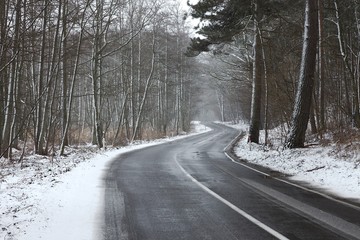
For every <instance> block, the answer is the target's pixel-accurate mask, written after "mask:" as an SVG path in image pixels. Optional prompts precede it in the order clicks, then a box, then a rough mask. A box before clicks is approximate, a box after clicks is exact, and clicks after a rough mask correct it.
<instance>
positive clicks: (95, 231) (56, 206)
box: [0, 122, 210, 240]
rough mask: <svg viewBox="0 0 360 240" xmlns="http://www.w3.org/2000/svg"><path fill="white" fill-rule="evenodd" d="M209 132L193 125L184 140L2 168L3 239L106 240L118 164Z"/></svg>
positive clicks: (33, 159)
mask: <svg viewBox="0 0 360 240" xmlns="http://www.w3.org/2000/svg"><path fill="white" fill-rule="evenodd" d="M209 130H210V129H209V128H207V127H205V126H204V125H201V124H200V123H199V122H193V130H192V132H193V133H191V134H188V135H184V136H177V137H173V138H166V139H159V140H155V141H151V142H147V143H140V144H137V145H131V146H128V147H123V148H120V149H113V150H109V151H99V150H97V149H96V148H95V147H93V146H88V147H85V148H79V149H76V148H72V149H67V150H68V153H69V156H68V157H57V158H55V159H53V162H51V161H50V160H49V158H47V157H44V156H36V155H35V156H29V157H27V159H26V160H25V161H24V165H23V168H21V167H20V165H19V164H14V165H6V166H3V167H1V169H0V173H1V176H4V177H2V178H0V180H1V185H0V216H1V217H0V239H4V240H36V239H45V240H64V239H67V240H98V239H101V238H100V237H99V235H101V222H102V215H101V210H102V209H101V204H102V198H103V185H102V176H103V173H104V172H105V171H106V167H107V166H108V164H109V163H110V162H111V161H112V159H113V158H114V157H116V156H118V155H119V154H121V153H125V152H128V151H132V150H135V149H140V148H144V147H148V146H152V145H156V144H161V143H164V142H168V141H174V140H177V139H180V138H184V137H187V136H191V135H194V134H198V133H202V132H206V131H209ZM1 176H0V177H1Z"/></svg>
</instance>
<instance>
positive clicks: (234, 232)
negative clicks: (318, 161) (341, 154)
mask: <svg viewBox="0 0 360 240" xmlns="http://www.w3.org/2000/svg"><path fill="white" fill-rule="evenodd" d="M210 127H211V128H212V129H213V131H211V132H208V133H204V134H200V135H197V136H193V137H188V138H186V139H182V140H178V141H175V142H171V143H167V144H162V145H158V146H153V147H149V148H145V149H142V150H137V151H133V152H129V153H127V154H123V155H120V156H119V157H118V158H117V159H116V160H115V161H114V162H113V163H112V164H111V166H110V168H109V170H108V173H107V175H106V179H105V183H106V184H105V187H106V188H105V210H104V211H105V222H104V228H103V234H104V239H106V240H121V239H124V240H127V239H131V240H132V239H137V240H147V239H152V240H163V239H169V240H176V239H190V240H202V239H214V240H227V239H326V240H328V239H336V240H338V239H360V208H359V207H357V206H352V205H349V204H343V203H340V202H338V201H334V200H332V199H329V198H327V197H325V196H323V195H320V194H317V193H314V192H311V191H307V190H305V189H303V188H300V187H296V186H293V185H291V184H288V183H286V182H284V181H282V180H279V179H276V178H272V177H269V176H267V175H264V174H262V173H260V172H258V171H254V170H252V169H250V168H248V167H246V166H244V165H242V164H239V163H236V162H234V161H231V160H230V159H229V158H228V157H226V156H225V154H224V148H225V147H226V146H227V145H228V144H229V142H231V141H232V140H233V139H234V138H235V137H236V135H237V134H238V132H237V131H236V130H234V129H231V128H228V127H225V126H220V125H216V124H210Z"/></svg>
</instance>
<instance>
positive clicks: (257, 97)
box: [248, 0, 263, 143]
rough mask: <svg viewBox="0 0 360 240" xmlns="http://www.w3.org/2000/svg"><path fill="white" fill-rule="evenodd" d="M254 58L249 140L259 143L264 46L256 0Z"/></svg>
mask: <svg viewBox="0 0 360 240" xmlns="http://www.w3.org/2000/svg"><path fill="white" fill-rule="evenodd" d="M254 5H255V6H254V12H255V17H254V34H255V39H254V45H253V50H254V60H253V84H252V96H251V115H250V127H249V136H248V137H249V141H250V142H253V143H259V132H260V127H261V126H260V125H261V95H262V73H263V72H262V71H263V69H262V65H263V62H262V51H261V50H262V47H261V38H260V28H259V21H258V20H259V19H260V15H259V13H258V6H257V1H256V0H255V1H254Z"/></svg>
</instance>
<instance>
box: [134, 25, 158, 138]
mask: <svg viewBox="0 0 360 240" xmlns="http://www.w3.org/2000/svg"><path fill="white" fill-rule="evenodd" d="M152 44H153V47H152V52H153V53H152V59H151V69H150V73H149V75H148V78H147V79H146V83H145V89H144V94H143V96H142V99H141V102H140V106H139V111H138V113H137V117H136V121H135V126H134V132H133V135H132V139H131V142H133V141H134V140H135V137H136V135H137V133H138V131H139V126H140V120H141V118H142V113H143V109H144V105H145V101H146V100H147V96H148V93H149V88H150V84H151V80H152V76H153V74H154V69H155V31H154V35H153V42H152Z"/></svg>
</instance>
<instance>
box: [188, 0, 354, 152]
mask: <svg viewBox="0 0 360 240" xmlns="http://www.w3.org/2000/svg"><path fill="white" fill-rule="evenodd" d="M359 6H360V2H359V1H356V0H345V1H338V0H305V1H298V0H297V1H280V0H273V1H270V0H269V1H257V0H241V1H231V0H230V1H221V0H218V1H206V0H203V1H199V2H197V3H195V4H191V8H192V11H191V16H193V17H194V18H197V19H200V20H202V22H203V23H200V24H199V25H198V26H197V29H198V30H197V32H198V34H199V35H198V36H196V37H193V38H192V40H191V44H190V47H189V48H188V51H187V55H189V56H198V55H200V56H201V55H203V53H208V54H210V55H211V57H208V58H207V60H208V61H209V64H208V69H207V72H208V73H209V75H210V76H211V78H212V79H213V81H212V82H213V85H214V86H215V87H216V88H217V95H218V103H219V109H220V116H221V120H222V121H232V120H234V119H238V120H242V121H245V122H248V123H249V125H250V126H249V141H251V142H254V143H259V131H260V130H265V140H264V142H263V143H264V144H267V141H268V135H267V132H268V131H267V130H268V129H272V128H281V129H282V132H283V134H282V135H283V140H282V141H283V142H284V147H288V148H297V147H304V142H305V140H306V139H305V136H306V135H305V134H308V133H312V134H315V135H317V137H318V138H319V139H322V138H323V136H324V135H325V134H326V133H332V134H334V135H341V136H342V138H351V137H354V135H355V136H356V135H357V130H358V128H359V127H360V113H359V96H360V81H359V77H360V73H359V70H360V68H359V67H360V59H359V57H360V49H359V47H360V45H359V44H360V21H359V16H360V15H359ZM308 125H309V127H308ZM306 132H308V133H306Z"/></svg>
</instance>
